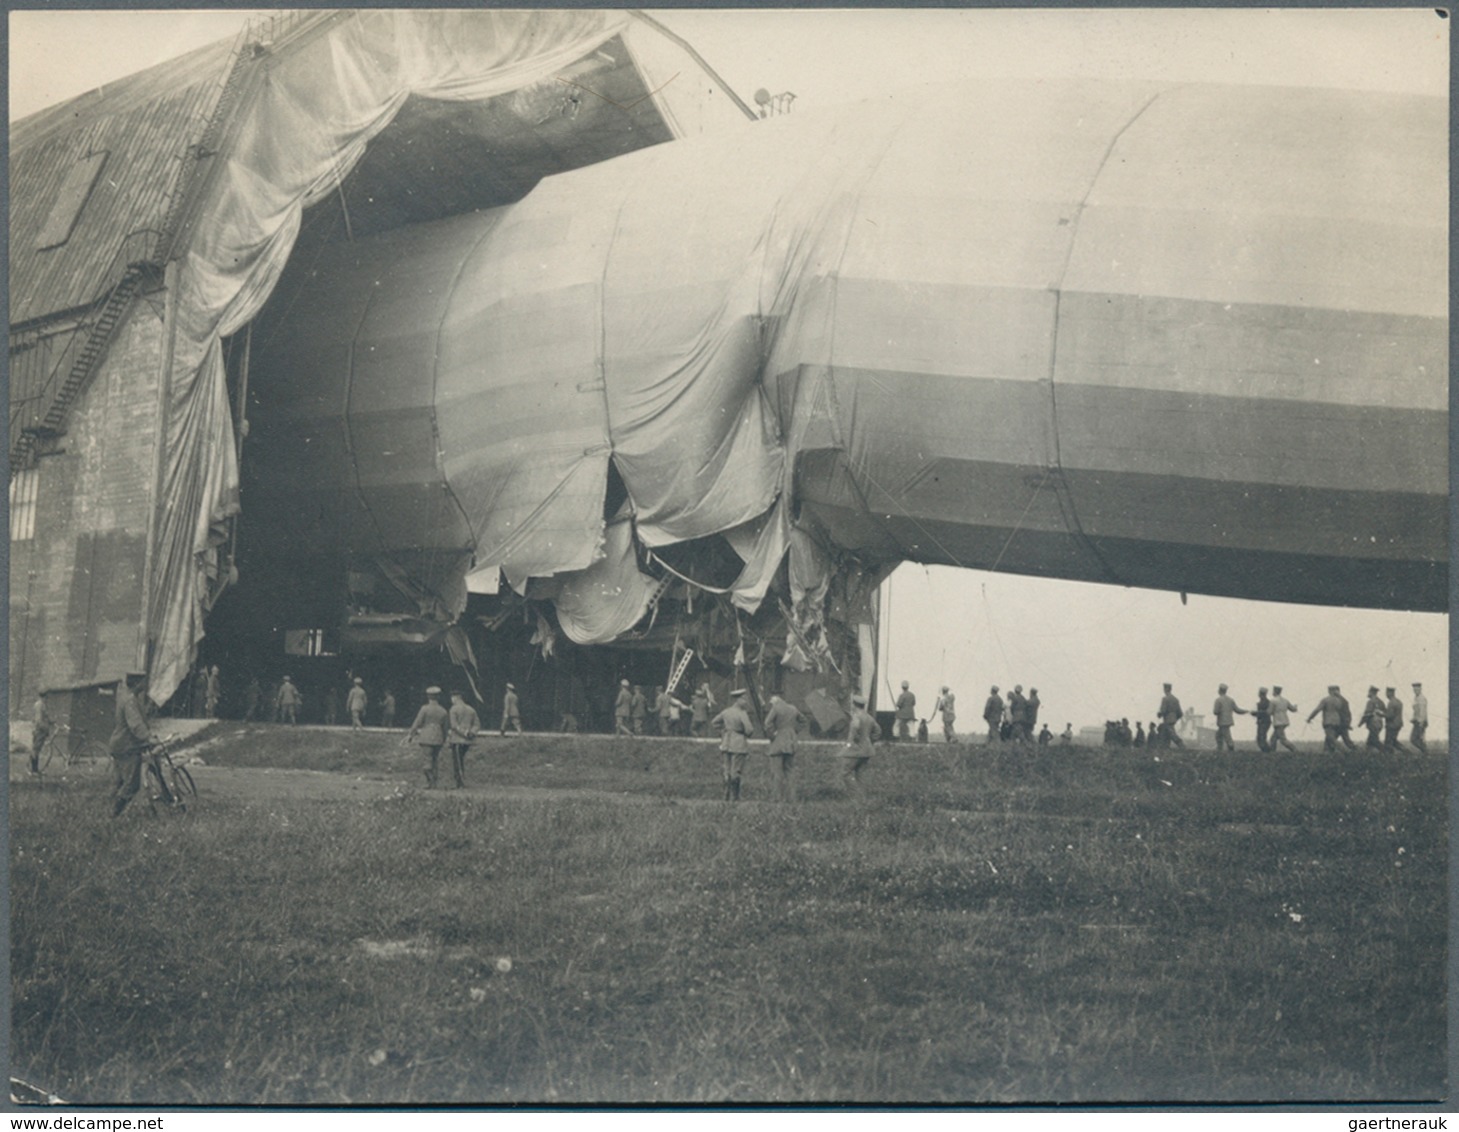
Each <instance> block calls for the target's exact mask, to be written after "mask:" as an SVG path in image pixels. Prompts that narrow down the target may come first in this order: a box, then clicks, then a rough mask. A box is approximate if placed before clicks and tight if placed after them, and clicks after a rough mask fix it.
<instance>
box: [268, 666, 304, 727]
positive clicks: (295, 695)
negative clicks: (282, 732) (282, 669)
mask: <svg viewBox="0 0 1459 1132" xmlns="http://www.w3.org/2000/svg"><path fill="white" fill-rule="evenodd" d="M274 706H275V708H276V709H277V711H276V713H275V714H276V715H277V717H278V720H279V722H280V723H298V722H299V709H300V708H301V707H303V706H304V696H303V694H302V693H301V692H300V691H299V689H298V688H296V687H294V681H293V680H291V679H290V678H289V676H288V675H287V674H285V676H284V679H283V682H282V683H281V684H280V685H279V694H278V698H277V699H276V700H275V704H274Z"/></svg>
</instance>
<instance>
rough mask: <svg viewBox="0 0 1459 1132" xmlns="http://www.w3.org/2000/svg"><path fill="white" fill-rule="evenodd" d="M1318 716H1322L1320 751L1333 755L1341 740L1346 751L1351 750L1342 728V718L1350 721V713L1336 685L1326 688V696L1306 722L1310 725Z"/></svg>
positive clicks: (1350, 741)
mask: <svg viewBox="0 0 1459 1132" xmlns="http://www.w3.org/2000/svg"><path fill="white" fill-rule="evenodd" d="M1319 715H1320V716H1322V749H1323V750H1324V751H1326V752H1327V753H1328V754H1333V753H1335V752H1336V751H1337V744H1338V741H1339V740H1341V741H1342V743H1343V745H1344V746H1345V747H1347V749H1348V750H1350V751H1351V750H1353V749H1354V748H1353V741H1352V740H1351V739H1349V738H1348V737H1347V734H1346V730H1345V728H1344V726H1343V719H1344V716H1346V717H1347V718H1348V719H1351V718H1352V712H1351V711H1350V709H1349V708H1348V702H1347V700H1345V699H1344V698H1343V696H1342V694H1341V693H1340V692H1339V691H1338V686H1337V685H1336V684H1329V685H1328V686H1327V695H1325V696H1323V697H1322V699H1321V700H1319V701H1318V704H1317V706H1316V707H1315V708H1313V709H1312V714H1311V715H1309V716H1308V717H1307V722H1308V723H1311V722H1312V721H1313V720H1314V719H1316V718H1317V717H1318V716H1319Z"/></svg>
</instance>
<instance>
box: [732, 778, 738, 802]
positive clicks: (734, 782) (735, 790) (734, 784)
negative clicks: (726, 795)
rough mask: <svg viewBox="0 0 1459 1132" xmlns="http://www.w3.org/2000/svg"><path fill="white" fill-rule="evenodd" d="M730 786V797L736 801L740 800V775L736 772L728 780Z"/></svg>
mask: <svg viewBox="0 0 1459 1132" xmlns="http://www.w3.org/2000/svg"><path fill="white" fill-rule="evenodd" d="M730 787H731V788H732V790H733V793H732V794H731V798H732V799H733V800H734V801H736V802H738V801H739V800H740V776H739V775H738V774H737V775H735V776H734V778H732V779H731V780H730Z"/></svg>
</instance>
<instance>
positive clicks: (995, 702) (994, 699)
mask: <svg viewBox="0 0 1459 1132" xmlns="http://www.w3.org/2000/svg"><path fill="white" fill-rule="evenodd" d="M983 722H984V723H986V724H987V725H988V746H990V747H991V746H993V745H994V744H995V743H997V742H998V739H999V732H1000V730H1001V729H1002V727H1003V697H1002V696H1000V695H999V694H998V685H997V684H994V685H993V690H992V691H991V692H989V693H988V700H987V702H986V703H985V704H983Z"/></svg>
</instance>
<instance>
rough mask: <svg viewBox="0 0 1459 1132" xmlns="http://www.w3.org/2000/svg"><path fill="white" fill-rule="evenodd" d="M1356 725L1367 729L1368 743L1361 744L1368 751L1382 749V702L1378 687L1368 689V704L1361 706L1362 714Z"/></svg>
mask: <svg viewBox="0 0 1459 1132" xmlns="http://www.w3.org/2000/svg"><path fill="white" fill-rule="evenodd" d="M1358 725H1359V726H1360V727H1366V728H1367V729H1368V741H1367V742H1366V743H1365V744H1363V745H1364V746H1365V747H1366V748H1367V749H1368V750H1370V751H1381V750H1382V749H1383V701H1382V699H1380V698H1379V696H1378V686H1377V685H1376V684H1374V685H1373V686H1372V687H1370V688H1369V689H1368V702H1367V703H1365V704H1364V705H1363V714H1362V715H1360V716H1359V717H1358Z"/></svg>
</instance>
